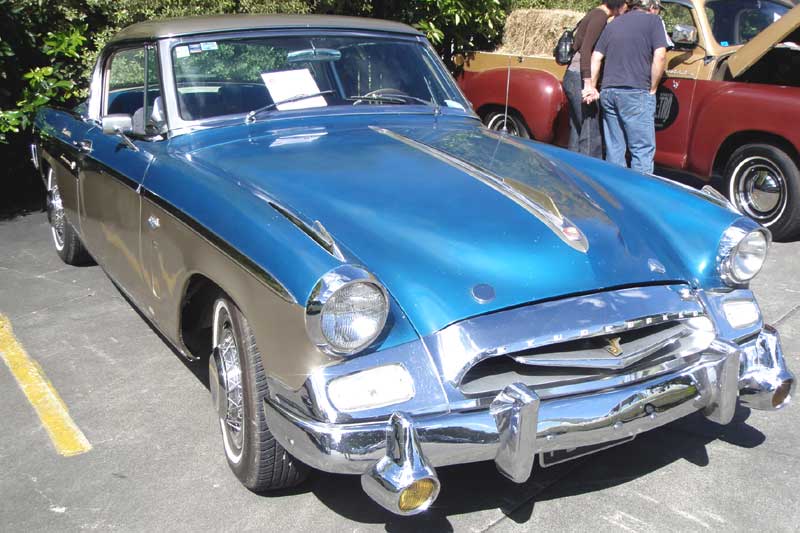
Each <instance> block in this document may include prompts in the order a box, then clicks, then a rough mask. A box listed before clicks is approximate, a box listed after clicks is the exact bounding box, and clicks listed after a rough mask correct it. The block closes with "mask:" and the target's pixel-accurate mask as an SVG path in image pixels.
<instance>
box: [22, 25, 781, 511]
mask: <svg viewBox="0 0 800 533" xmlns="http://www.w3.org/2000/svg"><path fill="white" fill-rule="evenodd" d="M78 109H79V110H78V111H68V110H57V109H45V110H43V111H42V112H41V113H40V114H39V116H38V118H37V121H36V128H37V135H38V136H39V137H38V139H39V140H38V141H37V142H36V143H35V144H34V145H33V148H32V149H33V157H34V161H35V163H36V165H37V166H38V167H39V169H40V170H41V174H42V177H43V179H44V180H45V183H46V186H47V191H48V213H49V217H50V221H51V224H52V237H53V242H54V244H55V248H56V251H57V252H58V254H59V255H60V256H61V258H62V259H63V260H64V261H65V262H67V263H70V264H79V263H84V262H86V261H89V260H91V259H93V260H94V261H96V262H97V263H98V264H99V265H100V266H102V268H103V269H104V270H105V271H106V272H107V274H108V276H109V277H110V278H111V279H112V280H113V282H114V283H115V284H116V285H117V286H118V287H119V288H120V290H121V291H122V292H123V293H124V294H125V295H126V296H127V298H128V299H129V300H130V301H131V302H132V303H133V304H134V305H135V306H136V307H138V308H139V309H140V310H141V312H142V314H143V315H144V316H145V317H147V319H148V320H149V321H150V322H151V323H152V325H153V326H154V327H155V328H156V329H157V330H158V331H160V332H161V333H162V335H163V337H164V338H166V339H167V340H168V341H169V342H170V343H172V344H173V345H174V347H175V349H176V350H177V351H178V352H180V353H181V354H183V355H184V356H185V357H186V358H188V359H190V360H192V361H196V364H199V365H202V364H206V362H207V364H208V367H209V373H210V378H209V381H210V383H209V388H210V391H211V397H212V400H213V405H214V408H215V412H216V413H217V415H218V419H219V427H220V430H221V435H222V448H223V450H224V454H225V457H226V458H227V462H228V463H229V465H230V467H231V469H232V470H233V472H234V473H235V475H236V476H238V478H239V479H240V480H241V482H242V483H243V484H244V485H245V486H246V487H247V488H249V489H251V490H254V491H263V490H268V489H278V488H283V487H288V486H291V485H295V484H297V483H299V482H301V481H302V480H303V479H304V478H305V476H306V475H307V473H308V472H309V469H310V467H311V468H315V469H320V470H323V471H328V472H338V473H344V474H355V475H359V476H361V483H362V486H363V489H364V490H365V491H366V493H367V494H368V495H369V496H370V497H371V498H373V499H374V500H375V501H376V502H377V503H378V504H380V505H381V506H383V507H385V508H386V509H389V510H390V511H392V512H394V513H398V514H401V515H410V514H415V513H419V512H422V511H424V510H425V509H427V508H428V507H429V506H430V505H431V504H432V503H433V502H434V500H435V499H436V497H437V495H438V493H439V489H440V483H439V480H438V478H437V474H436V468H437V467H440V466H443V465H452V464H464V463H473V462H477V461H490V460H493V461H495V463H496V464H497V467H498V469H499V470H500V472H501V473H502V474H504V475H505V476H507V477H509V478H510V479H512V480H514V481H516V482H519V483H521V482H524V481H526V480H527V479H528V478H529V477H530V476H531V473H532V471H533V466H534V462H535V460H536V458H537V457H538V458H539V459H538V460H539V463H540V464H541V465H543V466H548V465H551V464H555V463H558V462H561V461H565V460H568V459H572V458H575V457H579V456H582V455H585V454H587V453H591V452H596V451H599V450H602V449H604V448H607V447H610V446H613V445H616V444H619V443H622V442H627V441H629V440H631V439H633V438H634V437H635V436H636V435H637V434H639V433H641V432H643V431H648V430H651V429H653V428H656V427H659V426H662V425H664V424H667V423H669V422H671V421H673V420H676V419H678V418H681V417H684V416H687V415H689V414H691V413H694V412H697V411H701V412H702V413H703V414H704V415H705V416H706V417H708V418H709V419H711V420H714V421H716V422H719V423H721V424H725V423H728V422H729V421H730V420H731V418H732V417H733V415H734V411H735V409H736V408H737V405H738V404H739V402H741V403H742V404H745V405H748V406H751V407H753V408H757V409H769V410H772V409H780V408H782V407H784V406H785V405H786V404H787V403H788V402H789V401H790V399H791V396H792V393H793V390H794V387H795V380H794V377H793V375H792V374H791V373H790V371H789V370H788V369H787V367H786V364H785V362H784V357H783V355H782V352H781V344H780V341H779V337H778V333H777V332H776V330H775V329H773V328H772V327H770V326H768V325H766V324H764V322H763V320H762V317H761V313H760V310H759V306H758V304H757V302H756V299H755V297H754V295H753V293H752V292H751V290H750V289H749V288H748V283H749V281H750V280H751V279H752V278H753V277H754V276H755V275H756V274H757V272H758V271H759V269H760V268H761V266H762V264H763V262H764V259H765V256H766V253H767V248H768V245H769V243H770V233H769V231H768V230H765V229H764V228H762V227H761V226H759V225H758V224H756V223H755V222H753V221H752V220H750V219H749V218H746V217H744V216H742V215H740V214H739V213H737V212H736V211H734V210H732V209H731V208H730V206H729V205H728V204H726V202H725V201H724V199H720V198H721V197H716V196H713V195H710V194H709V193H705V192H701V191H695V190H689V189H686V188H683V187H681V186H678V185H675V184H672V183H670V182H666V181H663V180H660V179H657V178H651V177H644V176H639V175H635V174H632V173H631V172H630V171H628V170H626V169H622V168H618V167H612V166H609V165H607V164H606V163H604V162H602V161H597V160H590V159H587V158H583V157H580V156H577V155H575V154H571V153H568V152H565V151H563V150H562V149H559V148H556V147H552V146H547V145H541V144H535V143H533V142H530V141H524V140H521V139H518V138H516V137H512V136H508V135H502V134H498V133H497V132H493V131H491V130H489V129H487V128H486V127H484V126H483V125H482V124H481V122H480V119H479V118H478V117H477V116H476V115H475V114H474V113H473V112H471V111H470V110H469V108H468V105H467V102H466V100H465V99H464V96H463V95H462V94H461V92H460V91H459V89H458V86H457V85H456V83H455V81H454V80H453V78H452V77H451V76H450V75H449V74H448V72H447V71H446V70H445V68H444V65H443V64H442V63H441V61H440V60H439V58H438V57H437V56H436V54H435V52H434V50H433V49H432V48H431V46H430V44H429V43H428V42H427V41H426V39H425V38H424V37H423V35H421V34H420V33H419V32H418V31H416V30H415V29H412V28H410V27H408V26H405V25H402V24H398V23H393V22H384V21H378V20H362V19H350V18H336V17H293V16H249V17H231V16H224V17H211V18H190V19H176V20H165V21H155V22H146V23H140V24H136V25H134V26H131V27H129V28H127V29H124V30H122V31H121V32H120V33H119V34H117V35H116V36H115V37H114V38H113V39H112V40H111V41H110V42H109V44H108V45H107V46H106V48H105V49H104V51H103V52H102V54H101V56H100V58H99V60H98V62H97V67H96V69H95V71H94V75H93V77H92V80H91V90H90V97H89V100H88V104H87V105H86V106H85V107H82V108H78ZM675 206H680V208H679V209H676V207H675Z"/></svg>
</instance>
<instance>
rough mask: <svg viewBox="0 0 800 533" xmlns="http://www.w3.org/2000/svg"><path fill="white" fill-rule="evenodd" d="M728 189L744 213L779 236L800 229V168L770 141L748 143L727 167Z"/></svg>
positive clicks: (797, 231)
mask: <svg viewBox="0 0 800 533" xmlns="http://www.w3.org/2000/svg"><path fill="white" fill-rule="evenodd" d="M725 180H726V192H727V195H728V198H729V199H730V201H731V202H732V203H733V204H734V205H735V206H736V207H737V209H739V211H741V212H742V213H744V214H745V215H747V216H749V217H750V218H752V219H753V220H755V221H756V222H759V223H760V224H762V225H763V226H765V227H767V228H769V229H770V231H771V232H772V234H773V236H774V237H775V239H776V240H786V239H790V238H792V237H793V236H795V235H797V234H798V233H800V170H798V168H797V163H796V162H795V161H794V159H792V157H791V156H789V154H787V153H786V152H784V151H783V150H781V149H780V148H778V147H776V146H773V145H771V144H747V145H744V146H742V147H740V148H738V149H737V150H736V151H735V152H734V153H733V155H731V158H730V160H729V161H728V164H727V165H726V167H725Z"/></svg>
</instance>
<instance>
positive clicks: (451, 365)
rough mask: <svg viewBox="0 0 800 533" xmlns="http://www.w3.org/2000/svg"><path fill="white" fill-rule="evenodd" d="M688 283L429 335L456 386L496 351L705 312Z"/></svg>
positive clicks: (571, 301) (578, 299)
mask: <svg viewBox="0 0 800 533" xmlns="http://www.w3.org/2000/svg"><path fill="white" fill-rule="evenodd" d="M704 315H705V310H704V308H703V305H702V303H701V302H700V299H699V298H698V296H697V294H696V293H694V292H693V291H691V290H690V289H689V287H688V286H686V285H655V286H646V287H636V288H628V289H620V290H615V291H609V292H598V293H592V294H588V295H584V296H575V297H571V298H564V299H560V300H552V301H547V302H542V303H538V304H531V305H526V306H523V307H517V308H513V309H509V310H506V311H499V312H495V313H490V314H487V315H481V316H477V317H474V318H470V319H467V320H463V321H461V322H457V323H455V324H452V325H450V326H448V327H446V328H444V329H442V330H440V331H438V332H436V333H433V334H431V335H428V336H427V337H425V338H424V339H423V342H424V343H425V345H426V346H427V347H428V350H429V351H430V353H431V355H432V357H433V359H434V362H435V363H436V365H437V367H438V369H439V372H440V374H441V376H442V378H443V381H444V384H445V386H446V387H447V388H449V389H450V390H449V391H448V392H454V393H455V392H456V387H457V386H458V384H459V383H460V382H461V379H462V378H463V377H464V375H465V374H466V373H467V371H468V370H469V369H470V368H472V367H473V366H474V365H475V364H477V363H478V362H480V361H482V360H483V359H487V358H489V357H495V356H498V355H504V354H511V353H514V352H519V351H523V350H529V349H532V348H538V347H542V346H547V345H550V344H555V343H561V342H568V341H571V340H579V339H584V338H589V337H595V336H600V335H613V334H615V333H619V332H621V331H626V330H630V329H635V328H638V327H642V326H646V325H651V324H656V323H662V322H668V321H671V320H681V319H689V318H693V317H699V316H704Z"/></svg>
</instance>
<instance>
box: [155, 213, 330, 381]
mask: <svg viewBox="0 0 800 533" xmlns="http://www.w3.org/2000/svg"><path fill="white" fill-rule="evenodd" d="M150 216H155V217H157V218H158V220H159V223H160V226H159V227H158V229H150V228H149V227H148V226H145V227H144V228H143V232H142V270H143V271H144V272H146V277H147V278H148V279H149V280H150V287H149V290H150V298H149V300H151V301H152V308H153V312H152V314H151V316H152V317H153V319H154V321H155V322H156V323H158V324H159V326H160V327H161V328H162V329H163V330H164V333H165V334H166V335H168V336H169V337H170V339H171V340H172V341H173V342H176V343H178V344H179V345H180V346H182V347H184V349H185V345H184V343H183V339H182V338H181V334H180V331H181V325H180V317H181V306H182V305H183V302H184V295H185V292H186V288H187V286H188V284H189V280H190V279H191V277H192V276H193V275H195V274H200V275H202V276H204V277H206V278H208V279H210V280H211V281H212V282H214V283H215V284H217V285H218V286H219V287H220V288H222V290H223V291H225V293H227V294H228V296H230V297H231V299H233V301H234V302H236V305H238V306H239V308H240V309H241V310H242V312H243V313H244V315H245V316H246V317H247V320H248V322H249V323H250V327H251V328H253V331H254V332H255V336H256V340H257V343H258V347H259V350H260V352H261V357H262V360H263V363H264V367H265V368H268V369H269V373H270V375H271V376H272V377H274V378H277V379H279V380H280V381H281V382H283V383H284V384H285V385H286V386H287V387H289V388H291V389H298V388H300V387H301V386H302V385H303V383H305V381H306V379H307V377H308V376H309V374H310V373H311V372H312V371H313V370H314V369H315V368H317V367H319V366H323V365H327V364H330V363H332V362H334V359H332V358H331V357H329V356H327V355H325V354H323V353H322V352H320V351H319V350H318V349H317V347H316V346H314V345H313V343H312V342H311V341H310V340H309V338H308V334H307V333H306V330H305V309H304V308H303V307H302V306H301V305H299V304H297V303H295V302H293V301H289V300H287V298H288V297H289V296H288V293H286V292H285V289H283V290H281V289H282V288H281V287H280V286H279V284H277V282H276V281H275V280H270V279H269V277H268V276H269V275H268V274H266V273H264V272H260V273H253V272H251V271H250V270H248V269H246V268H245V267H244V266H242V265H241V264H240V262H239V261H237V260H236V258H233V257H231V256H230V255H229V254H228V253H227V252H225V251H223V250H221V249H220V248H219V247H218V246H216V245H215V244H212V243H211V242H209V240H208V239H206V238H205V237H203V236H201V235H199V234H198V233H197V232H196V231H195V230H194V229H193V228H191V227H189V226H188V225H187V224H186V223H184V222H183V221H182V220H179V219H178V218H176V217H175V216H173V215H172V214H171V213H170V212H168V211H166V210H165V209H164V208H162V207H161V206H160V205H157V204H156V203H154V201H153V200H151V199H150V198H143V200H142V220H143V221H144V220H147V219H148V218H149V217H150ZM276 285H277V287H276ZM276 288H277V289H278V290H276ZM279 292H282V293H283V294H279Z"/></svg>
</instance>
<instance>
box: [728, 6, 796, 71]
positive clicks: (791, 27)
mask: <svg viewBox="0 0 800 533" xmlns="http://www.w3.org/2000/svg"><path fill="white" fill-rule="evenodd" d="M798 27H800V5H797V6H795V7H793V8H792V9H791V10H790V11H789V12H788V13H786V14H785V15H784V16H782V17H781V18H779V19H778V20H776V21H775V22H773V23H772V24H770V25H769V26H767V27H766V28H764V29H763V30H762V31H761V32H759V34H758V35H756V36H755V37H753V38H752V39H751V40H750V41H749V42H748V43H747V44H745V45H744V46H742V47H741V48H739V49H738V50H736V52H734V53H733V54H732V55H731V57H730V59H728V67H729V68H730V71H731V75H732V76H733V77H734V78H736V77H738V76H741V75H742V74H743V73H744V72H745V71H746V70H747V69H749V68H750V67H752V66H753V65H754V64H755V62H756V61H758V60H759V59H761V58H762V57H764V54H766V53H767V52H769V51H770V49H772V47H773V46H775V45H776V44H780V43H781V42H783V40H784V39H786V37H787V36H789V34H791V33H792V32H793V31H795V30H796V29H797V28H798Z"/></svg>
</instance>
